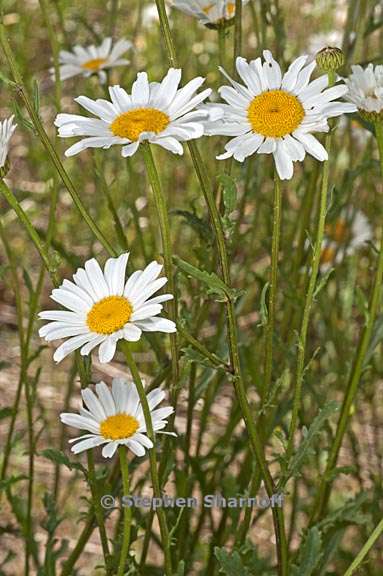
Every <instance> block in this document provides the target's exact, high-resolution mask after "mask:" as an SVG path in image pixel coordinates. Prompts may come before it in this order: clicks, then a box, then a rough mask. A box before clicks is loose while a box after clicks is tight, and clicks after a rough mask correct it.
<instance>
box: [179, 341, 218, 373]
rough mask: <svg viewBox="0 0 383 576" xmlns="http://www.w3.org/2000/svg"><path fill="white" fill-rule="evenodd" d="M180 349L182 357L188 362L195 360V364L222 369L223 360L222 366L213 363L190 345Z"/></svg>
mask: <svg viewBox="0 0 383 576" xmlns="http://www.w3.org/2000/svg"><path fill="white" fill-rule="evenodd" d="M182 351H183V356H184V358H185V359H186V360H189V362H195V363H196V364H200V365H201V366H205V368H211V369H212V370H224V366H223V362H222V366H220V365H219V364H214V363H213V362H212V361H211V360H210V359H209V358H207V356H204V355H203V354H201V352H199V351H198V350H196V349H195V348H193V346H191V345H190V346H187V347H186V348H183V349H182Z"/></svg>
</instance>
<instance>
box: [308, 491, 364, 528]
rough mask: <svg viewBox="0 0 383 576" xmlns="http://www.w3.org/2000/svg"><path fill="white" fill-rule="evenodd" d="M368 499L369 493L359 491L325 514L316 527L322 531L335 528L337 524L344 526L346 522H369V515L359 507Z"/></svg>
mask: <svg viewBox="0 0 383 576" xmlns="http://www.w3.org/2000/svg"><path fill="white" fill-rule="evenodd" d="M368 499H369V495H368V494H367V493H365V492H361V493H360V494H358V495H357V496H356V498H352V499H350V500H347V502H346V503H345V504H344V505H343V506H341V507H340V508H337V509H336V510H334V511H333V512H331V513H330V514H328V515H327V516H326V518H324V519H323V520H322V521H321V522H319V524H317V526H318V528H321V529H322V531H326V530H329V529H330V528H331V529H332V528H335V527H339V526H344V525H348V524H367V523H368V522H369V517H368V516H366V515H365V514H363V513H362V512H361V508H362V506H363V505H364V504H366V502H367V501H368Z"/></svg>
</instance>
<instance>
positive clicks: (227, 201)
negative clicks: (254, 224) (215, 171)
mask: <svg viewBox="0 0 383 576" xmlns="http://www.w3.org/2000/svg"><path fill="white" fill-rule="evenodd" d="M217 180H218V182H219V183H220V185H221V186H222V198H223V205H224V207H225V213H224V215H223V216H222V224H223V228H224V230H225V232H226V234H227V236H229V237H230V235H231V234H232V232H233V229H234V223H233V221H232V219H231V215H232V213H233V212H234V210H235V207H236V204H237V186H236V183H235V180H234V178H232V177H231V176H229V174H219V175H218V176H217Z"/></svg>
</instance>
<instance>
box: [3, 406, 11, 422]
mask: <svg viewBox="0 0 383 576" xmlns="http://www.w3.org/2000/svg"><path fill="white" fill-rule="evenodd" d="M12 414H13V408H12V407H11V406H3V408H0V420H4V418H9V417H10V416H12Z"/></svg>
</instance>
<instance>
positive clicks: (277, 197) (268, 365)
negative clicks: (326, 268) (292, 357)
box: [262, 173, 282, 397]
mask: <svg viewBox="0 0 383 576" xmlns="http://www.w3.org/2000/svg"><path fill="white" fill-rule="evenodd" d="M281 219H282V195H281V183H280V180H279V176H278V174H277V173H275V177H274V210H273V234H272V248H271V272H270V286H269V306H268V319H267V326H266V358H265V377H264V382H263V386H262V389H263V396H264V397H266V396H267V394H268V391H269V387H270V383H271V375H272V366H273V338H274V325H275V308H276V297H277V281H278V256H279V244H280V236H281Z"/></svg>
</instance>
